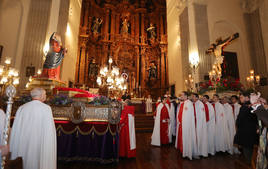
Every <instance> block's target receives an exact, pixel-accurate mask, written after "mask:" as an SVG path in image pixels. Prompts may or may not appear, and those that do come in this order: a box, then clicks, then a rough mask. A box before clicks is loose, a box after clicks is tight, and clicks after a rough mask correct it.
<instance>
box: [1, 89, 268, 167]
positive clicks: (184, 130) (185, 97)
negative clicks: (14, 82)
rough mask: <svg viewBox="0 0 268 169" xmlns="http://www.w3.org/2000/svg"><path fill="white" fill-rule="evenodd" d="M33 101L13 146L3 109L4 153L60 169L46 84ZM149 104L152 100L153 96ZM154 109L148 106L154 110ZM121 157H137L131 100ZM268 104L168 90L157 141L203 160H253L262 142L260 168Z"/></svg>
mask: <svg viewBox="0 0 268 169" xmlns="http://www.w3.org/2000/svg"><path fill="white" fill-rule="evenodd" d="M31 96H32V101H30V102H28V103H26V104H24V105H22V106H21V107H19V109H18V110H17V112H16V117H15V121H14V123H13V126H12V130H11V134H10V140H9V145H5V146H2V145H3V130H4V123H5V113H4V112H3V111H2V110H1V109H0V163H1V161H2V160H1V157H2V156H6V155H7V154H8V153H9V151H10V152H11V159H16V158H17V157H22V158H23V167H24V168H26V169H37V168H39V169H48V168H50V169H55V168H56V159H57V154H56V142H57V141H56V130H55V124H54V120H53V116H52V111H51V108H50V106H48V105H46V104H44V103H43V102H44V101H45V100H46V92H45V90H44V89H42V88H35V89H33V90H32V91H31ZM147 102H148V104H149V103H152V98H151V97H149V98H148V99H147ZM151 111H152V107H151V106H150V107H147V112H151ZM119 126H120V136H122V137H120V142H121V143H122V144H120V152H119V155H120V156H123V157H124V156H126V157H135V156H136V140H135V125H134V107H133V106H130V105H129V104H128V101H125V105H124V109H123V111H122V114H121V121H120V124H119ZM267 127H268V106H267V102H266V100H265V99H263V98H260V94H259V93H246V92H245V93H241V94H240V95H239V97H238V96H236V95H233V96H231V97H230V98H229V97H226V96H225V97H222V98H220V97H219V95H217V94H214V95H213V97H212V98H210V97H209V96H208V95H203V96H199V95H198V94H196V93H192V94H191V95H189V93H187V92H182V93H181V95H180V97H179V98H172V97H170V96H169V95H168V94H167V95H165V97H162V98H159V99H158V103H157V106H156V111H155V122H154V129H153V133H152V137H151V139H152V140H151V144H152V145H154V146H161V145H164V144H171V143H174V145H175V148H176V149H178V151H180V152H181V153H182V156H183V157H186V158H189V159H191V160H192V159H199V158H200V157H208V156H209V155H215V154H216V153H217V152H227V153H229V154H240V153H243V155H244V156H245V159H246V160H247V162H248V163H250V161H251V159H252V154H253V149H254V145H257V144H258V143H259V147H258V155H257V160H256V161H257V162H256V165H257V169H266V168H267V153H268V151H267V140H268V134H267Z"/></svg>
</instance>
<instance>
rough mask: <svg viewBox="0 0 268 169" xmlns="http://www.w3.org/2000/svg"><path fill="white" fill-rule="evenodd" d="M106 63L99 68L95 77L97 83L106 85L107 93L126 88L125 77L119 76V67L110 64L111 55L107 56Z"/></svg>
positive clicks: (101, 85) (102, 85)
mask: <svg viewBox="0 0 268 169" xmlns="http://www.w3.org/2000/svg"><path fill="white" fill-rule="evenodd" d="M108 63H109V65H108V66H103V67H101V69H100V72H99V75H98V77H97V83H98V85H99V86H100V87H107V88H108V95H109V93H110V91H118V90H119V91H123V90H126V89H127V85H126V84H125V79H124V78H123V77H122V76H121V77H120V76H119V68H118V67H117V66H112V63H113V59H112V57H109V60H108Z"/></svg>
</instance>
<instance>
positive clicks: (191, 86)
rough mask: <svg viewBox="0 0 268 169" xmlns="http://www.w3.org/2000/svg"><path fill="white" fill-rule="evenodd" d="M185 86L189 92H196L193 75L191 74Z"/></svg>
mask: <svg viewBox="0 0 268 169" xmlns="http://www.w3.org/2000/svg"><path fill="white" fill-rule="evenodd" d="M185 86H186V87H187V90H188V91H191V92H193V90H194V79H193V76H192V75H191V74H189V76H188V79H186V80H185Z"/></svg>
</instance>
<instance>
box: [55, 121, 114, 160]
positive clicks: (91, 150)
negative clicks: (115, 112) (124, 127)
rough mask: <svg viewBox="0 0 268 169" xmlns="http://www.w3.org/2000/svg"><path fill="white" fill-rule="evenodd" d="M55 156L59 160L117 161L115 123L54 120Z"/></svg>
mask: <svg viewBox="0 0 268 169" xmlns="http://www.w3.org/2000/svg"><path fill="white" fill-rule="evenodd" d="M55 126H56V130H57V156H58V160H60V161H89V162H99V163H102V164H106V163H113V162H118V159H119V156H118V146H119V130H118V125H117V124H110V123H108V122H93V121H91V122H89V121H87V122H86V121H85V122H82V123H79V124H74V123H72V122H71V121H59V120H55Z"/></svg>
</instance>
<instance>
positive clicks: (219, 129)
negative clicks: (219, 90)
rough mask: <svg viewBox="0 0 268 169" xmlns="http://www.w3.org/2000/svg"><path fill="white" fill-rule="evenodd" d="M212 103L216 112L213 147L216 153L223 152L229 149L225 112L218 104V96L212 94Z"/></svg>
mask: <svg viewBox="0 0 268 169" xmlns="http://www.w3.org/2000/svg"><path fill="white" fill-rule="evenodd" d="M213 101H214V103H213V104H212V105H213V107H214V110H215V112H216V127H215V129H216V132H215V147H216V152H219V151H221V152H225V151H227V150H228V148H229V134H228V126H227V120H226V117H225V112H224V111H225V110H224V107H223V105H222V104H221V103H220V102H219V95H217V94H214V96H213Z"/></svg>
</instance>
